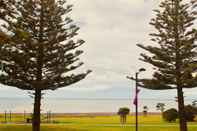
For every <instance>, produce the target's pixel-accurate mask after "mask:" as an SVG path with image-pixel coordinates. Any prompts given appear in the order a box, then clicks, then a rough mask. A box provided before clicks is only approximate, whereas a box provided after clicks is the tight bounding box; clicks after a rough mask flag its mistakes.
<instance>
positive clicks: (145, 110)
mask: <svg viewBox="0 0 197 131" xmlns="http://www.w3.org/2000/svg"><path fill="white" fill-rule="evenodd" d="M143 114H144V116H147V114H148V106H144V107H143Z"/></svg>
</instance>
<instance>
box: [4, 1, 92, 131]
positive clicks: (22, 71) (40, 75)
mask: <svg viewBox="0 0 197 131" xmlns="http://www.w3.org/2000/svg"><path fill="white" fill-rule="evenodd" d="M66 5H67V4H66V1H65V0H21V1H18V3H17V6H16V8H17V11H18V15H17V20H16V21H12V23H11V25H10V27H9V28H7V30H9V32H12V33H11V35H10V38H11V39H12V40H11V41H9V42H7V43H4V44H3V45H2V47H1V49H0V54H1V55H0V61H1V62H3V63H4V72H5V73H4V74H1V76H0V82H1V83H3V84H5V85H9V86H14V87H17V88H19V89H23V90H31V91H34V114H33V122H32V126H33V128H32V130H33V131H40V106H41V95H42V91H43V90H56V89H58V88H61V87H65V86H69V85H71V84H74V83H76V82H78V81H80V80H82V79H84V78H85V77H86V76H87V74H88V73H90V71H89V70H88V71H87V72H85V73H75V74H73V72H72V71H74V70H75V69H77V68H79V67H80V66H82V65H83V62H79V56H80V55H81V54H82V53H83V51H81V50H77V48H78V47H79V46H81V45H82V44H83V43H84V41H83V40H81V39H76V37H75V36H76V35H77V34H78V33H77V32H78V30H79V27H77V26H76V25H74V24H73V21H72V20H71V19H70V17H69V12H70V11H71V10H72V5H67V6H66Z"/></svg>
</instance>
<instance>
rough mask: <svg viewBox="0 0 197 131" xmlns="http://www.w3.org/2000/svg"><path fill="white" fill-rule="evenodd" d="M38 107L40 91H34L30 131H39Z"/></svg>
mask: <svg viewBox="0 0 197 131" xmlns="http://www.w3.org/2000/svg"><path fill="white" fill-rule="evenodd" d="M40 105H41V90H39V89H36V91H35V97H34V113H33V121H32V131H40Z"/></svg>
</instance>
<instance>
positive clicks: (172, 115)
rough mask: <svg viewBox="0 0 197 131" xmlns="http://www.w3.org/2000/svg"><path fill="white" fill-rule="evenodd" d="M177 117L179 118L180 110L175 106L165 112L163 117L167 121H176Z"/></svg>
mask: <svg viewBox="0 0 197 131" xmlns="http://www.w3.org/2000/svg"><path fill="white" fill-rule="evenodd" d="M177 118H178V112H177V110H176V109H174V108H171V109H169V110H166V111H165V112H163V119H164V120H165V121H167V122H175V121H176V119H177Z"/></svg>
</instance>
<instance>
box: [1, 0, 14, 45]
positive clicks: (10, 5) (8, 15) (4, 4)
mask: <svg viewBox="0 0 197 131" xmlns="http://www.w3.org/2000/svg"><path fill="white" fill-rule="evenodd" d="M14 5H15V0H0V42H5V41H7V40H9V37H8V35H7V33H6V31H5V30H4V27H3V26H5V25H4V24H5V23H6V24H7V26H9V24H10V20H11V19H14V18H15V15H16V10H15V6H14Z"/></svg>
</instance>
